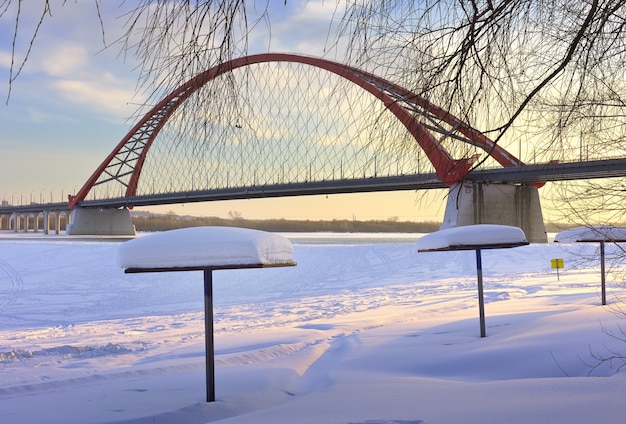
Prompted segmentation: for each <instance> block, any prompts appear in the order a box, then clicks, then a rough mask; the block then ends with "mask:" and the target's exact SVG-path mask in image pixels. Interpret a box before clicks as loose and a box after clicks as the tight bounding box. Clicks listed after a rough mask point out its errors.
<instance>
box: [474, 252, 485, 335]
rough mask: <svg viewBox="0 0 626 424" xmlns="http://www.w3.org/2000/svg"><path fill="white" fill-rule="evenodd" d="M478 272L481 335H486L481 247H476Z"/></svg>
mask: <svg viewBox="0 0 626 424" xmlns="http://www.w3.org/2000/svg"><path fill="white" fill-rule="evenodd" d="M476 274H477V277H478V314H479V316H480V337H485V336H486V335H487V334H486V331H485V298H484V295H483V263H482V258H481V256H480V249H476Z"/></svg>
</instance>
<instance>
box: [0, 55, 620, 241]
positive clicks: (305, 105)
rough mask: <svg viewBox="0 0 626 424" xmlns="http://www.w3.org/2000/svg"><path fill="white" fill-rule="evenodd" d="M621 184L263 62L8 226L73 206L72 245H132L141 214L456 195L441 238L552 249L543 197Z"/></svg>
mask: <svg viewBox="0 0 626 424" xmlns="http://www.w3.org/2000/svg"><path fill="white" fill-rule="evenodd" d="M478 158H481V159H484V160H482V161H481V166H480V168H478V169H473V165H474V164H475V163H476V161H477V159H478ZM580 159H582V158H580ZM623 175H626V160H625V159H621V158H619V159H598V160H591V161H589V160H586V161H582V160H579V161H576V162H567V161H566V162H563V161H561V162H560V163H556V162H555V161H550V160H547V161H546V163H540V164H533V165H525V164H523V163H522V162H521V161H520V160H519V159H518V158H516V157H515V156H514V155H512V154H510V153H509V152H507V151H506V150H505V149H503V148H502V147H501V146H499V145H498V144H495V143H494V142H493V141H491V140H490V139H489V138H488V137H486V136H485V135H484V134H482V133H481V132H479V131H477V130H476V129H474V128H472V127H471V126H469V125H468V124H466V123H465V122H463V121H462V120H460V119H458V118H457V117H455V116H453V115H452V114H451V113H449V112H447V111H446V110H444V109H442V108H440V107H438V106H436V105H434V104H432V103H431V102H430V101H428V100H426V99H425V98H424V97H422V96H419V95H417V94H415V93H413V92H411V91H410V90H407V89H405V88H403V87H402V86H400V85H398V84H395V83H393V82H390V81H388V80H386V79H384V78H381V77H378V76H376V75H374V74H371V73H368V72H364V71H362V70H359V69H356V68H354V67H351V66H348V65H345V64H341V63H337V62H333V61H329V60H326V59H320V58H314V57H308V56H301V55H294V54H278V53H275V54H259V55H251V56H246V57H242V58H238V59H234V60H231V61H229V62H226V63H223V64H220V65H218V66H215V67H213V68H211V69H209V70H207V71H205V72H203V73H201V74H199V75H197V76H195V77H194V78H192V79H190V80H189V81H187V82H186V83H184V84H183V85H181V86H179V87H177V88H176V89H174V90H173V91H171V92H170V93H169V94H168V95H166V96H164V98H163V99H162V100H161V101H160V102H159V103H158V104H156V105H155V106H154V107H152V109H151V110H150V111H149V112H148V113H146V114H145V116H143V118H142V119H141V120H139V121H138V122H137V123H136V124H135V126H134V127H133V128H132V129H131V130H130V131H129V132H128V134H127V135H126V136H125V137H124V138H123V139H122V140H121V141H120V142H119V143H118V145H117V146H116V147H115V148H114V149H113V151H112V152H111V154H109V156H107V158H106V159H105V160H104V161H103V162H102V164H101V165H100V166H99V167H98V168H97V169H96V171H95V172H94V173H93V174H92V175H91V176H90V177H89V179H88V180H87V181H86V182H85V184H84V185H83V186H82V188H81V189H80V190H79V191H78V193H76V194H75V195H71V196H69V204H68V205H66V204H46V205H43V204H29V205H20V206H15V205H10V204H3V205H2V206H0V216H2V217H3V219H2V220H0V225H1V226H2V228H4V227H8V228H12V229H14V230H18V228H20V224H19V223H18V219H19V217H21V216H23V217H26V218H25V219H26V224H25V225H24V224H22V225H21V227H22V228H28V218H27V216H30V215H37V214H44V215H46V213H47V212H46V211H48V212H50V211H53V212H55V211H56V212H57V213H56V216H57V217H58V216H60V213H59V211H63V210H67V209H71V210H72V218H71V220H72V223H71V224H70V225H69V226H68V229H67V232H68V233H69V234H129V233H132V234H134V229H133V228H132V224H131V222H130V217H129V214H128V208H130V207H134V206H150V205H162V204H173V203H188V202H205V201H215V200H229V199H250V198H260V197H279V196H298V195H312V194H333V193H354V192H373V191H389V190H419V189H433V188H450V190H451V191H452V192H451V193H452V194H451V195H450V196H449V197H448V198H449V201H448V205H447V209H446V215H445V219H444V223H443V225H442V226H443V227H451V226H459V225H467V224H473V223H503V224H508V225H516V226H519V227H522V228H523V229H524V231H525V232H526V234H527V236H528V237H529V239H530V241H545V240H546V235H545V227H544V225H543V219H542V216H541V207H540V204H539V197H538V192H537V188H538V187H540V186H541V185H542V184H543V183H544V182H547V181H558V180H571V179H587V178H602V177H615V176H623ZM538 182H541V183H538ZM5 203H7V202H5ZM494 211H495V212H494ZM46 216H47V215H46ZM33 219H36V218H33ZM44 221H45V224H44V227H45V229H46V231H47V229H48V224H47V222H48V218H45V219H44ZM57 225H58V224H57ZM34 226H35V228H37V227H38V224H35V225H34ZM57 230H58V226H57Z"/></svg>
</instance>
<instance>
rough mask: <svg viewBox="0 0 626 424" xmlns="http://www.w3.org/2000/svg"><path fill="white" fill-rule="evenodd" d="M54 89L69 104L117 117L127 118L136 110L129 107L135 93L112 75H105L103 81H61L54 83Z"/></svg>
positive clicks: (133, 107)
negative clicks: (83, 106)
mask: <svg viewBox="0 0 626 424" xmlns="http://www.w3.org/2000/svg"><path fill="white" fill-rule="evenodd" d="M53 88H54V90H55V91H57V92H58V93H59V94H60V95H61V96H62V98H63V99H65V100H67V101H68V102H71V103H75V104H78V105H85V106H87V107H88V108H89V109H91V110H93V111H97V112H100V113H106V114H110V115H113V116H116V117H121V118H127V117H128V116H129V115H130V114H132V112H133V111H134V110H135V108H136V106H131V105H129V101H130V100H131V99H133V97H134V96H135V91H134V90H133V89H132V88H128V87H126V86H124V85H123V84H122V83H121V82H120V81H116V80H115V79H114V78H112V77H111V76H110V75H108V76H107V75H105V78H103V79H102V80H101V81H93V80H85V79H59V80H57V81H55V82H54V83H53Z"/></svg>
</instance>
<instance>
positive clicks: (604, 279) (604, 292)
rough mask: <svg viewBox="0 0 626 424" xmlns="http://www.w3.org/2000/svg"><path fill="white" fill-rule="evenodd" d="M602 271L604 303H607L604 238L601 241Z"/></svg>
mask: <svg viewBox="0 0 626 424" xmlns="http://www.w3.org/2000/svg"><path fill="white" fill-rule="evenodd" d="M600 273H601V274H602V280H601V281H602V304H603V305H606V278H605V276H604V240H602V241H601V242H600Z"/></svg>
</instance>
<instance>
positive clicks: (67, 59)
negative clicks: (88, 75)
mask: <svg viewBox="0 0 626 424" xmlns="http://www.w3.org/2000/svg"><path fill="white" fill-rule="evenodd" d="M38 62H39V65H40V67H41V70H42V71H43V72H45V73H47V74H49V75H52V76H66V75H72V74H73V73H80V72H84V71H85V69H86V68H87V67H88V66H89V63H90V60H89V53H88V50H87V48H86V47H84V46H81V45H79V44H76V43H67V44H61V45H57V46H52V48H51V49H47V50H46V52H45V53H44V55H43V56H42V57H41V59H40V60H38Z"/></svg>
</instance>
